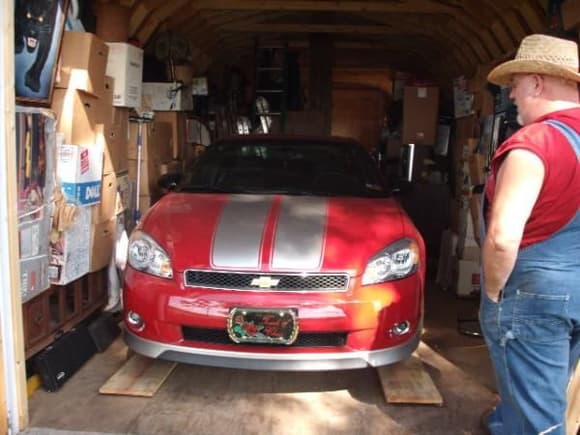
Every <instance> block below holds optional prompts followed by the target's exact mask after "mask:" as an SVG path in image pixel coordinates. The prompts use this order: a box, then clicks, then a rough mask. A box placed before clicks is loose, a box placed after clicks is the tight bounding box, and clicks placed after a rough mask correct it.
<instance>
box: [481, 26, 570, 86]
mask: <svg viewBox="0 0 580 435" xmlns="http://www.w3.org/2000/svg"><path fill="white" fill-rule="evenodd" d="M513 74H544V75H548V76H555V77H562V78H564V79H567V80H572V81H575V82H580V74H579V73H578V46H577V45H576V43H575V42H573V41H568V40H566V39H560V38H555V37H553V36H547V35H530V36H526V37H525V38H524V39H523V40H522V42H521V44H520V47H519V48H518V52H517V54H516V57H515V59H514V60H510V61H508V62H504V63H502V64H500V65H498V66H496V67H495V68H494V69H493V70H491V72H490V73H489V75H488V76H487V80H488V81H490V82H491V83H494V84H496V85H500V86H507V85H509V83H510V80H511V76H512V75H513Z"/></svg>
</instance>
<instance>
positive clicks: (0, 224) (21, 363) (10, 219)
mask: <svg viewBox="0 0 580 435" xmlns="http://www.w3.org/2000/svg"><path fill="white" fill-rule="evenodd" d="M0 8H1V9H0V28H1V29H3V34H4V37H3V38H2V39H1V41H2V43H1V44H0V106H1V107H2V110H1V112H0V370H1V371H0V419H1V421H0V433H8V434H17V433H18V432H20V431H21V430H22V429H24V428H25V427H26V426H27V425H28V397H27V389H26V358H25V355H24V338H23V325H22V298H21V295H20V279H19V277H20V265H19V261H18V257H19V253H18V218H17V208H16V204H17V174H16V156H15V154H16V145H15V142H16V137H15V130H14V120H15V91H14V37H13V36H12V35H14V0H4V1H3V2H2V4H1V6H0ZM6 253H7V254H8V255H6ZM4 426H6V427H4ZM3 429H4V430H3Z"/></svg>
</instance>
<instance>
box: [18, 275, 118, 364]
mask: <svg viewBox="0 0 580 435" xmlns="http://www.w3.org/2000/svg"><path fill="white" fill-rule="evenodd" d="M107 299H108V292H107V269H106V268H105V269H102V270H100V271H97V272H93V273H89V274H88V275H85V276H83V277H81V278H79V279H78V280H76V281H73V282H71V283H69V284H67V285H53V286H51V287H50V288H49V289H48V290H47V291H45V292H43V293H41V294H40V295H38V296H36V297H35V298H33V299H31V300H30V301H28V302H26V303H24V304H23V305H22V316H23V322H24V343H25V344H24V349H25V354H26V358H27V359H28V358H30V357H31V356H33V355H34V354H36V353H38V352H39V351H41V350H42V349H44V348H45V347H47V346H49V345H50V344H51V343H52V342H53V341H54V340H55V339H56V338H58V337H59V336H60V335H62V334H63V333H65V332H67V331H69V330H70V329H72V328H73V327H75V326H76V325H77V324H79V323H80V322H81V321H82V320H84V319H86V318H87V317H88V316H90V315H91V314H93V313H94V312H96V311H97V310H99V309H102V308H103V306H104V305H105V304H106V303H107Z"/></svg>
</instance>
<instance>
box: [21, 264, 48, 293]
mask: <svg viewBox="0 0 580 435" xmlns="http://www.w3.org/2000/svg"><path fill="white" fill-rule="evenodd" d="M49 287H50V282H49V280H48V255H39V256H38V257H32V258H27V259H25V260H20V294H21V296H22V303H24V302H27V301H29V300H30V299H32V298H33V297H35V296H36V295H38V294H40V293H42V292H43V291H45V290H46V289H48V288H49Z"/></svg>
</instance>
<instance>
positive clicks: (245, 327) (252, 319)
mask: <svg viewBox="0 0 580 435" xmlns="http://www.w3.org/2000/svg"><path fill="white" fill-rule="evenodd" d="M298 331H299V326H298V311H297V310H296V309H294V308H248V307H234V308H231V309H230V312H229V315H228V324H227V332H228V336H229V337H230V339H231V340H232V341H233V342H234V343H240V344H242V343H254V344H278V345H286V346H290V345H291V344H292V343H294V342H295V341H296V338H297V337H298Z"/></svg>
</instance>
